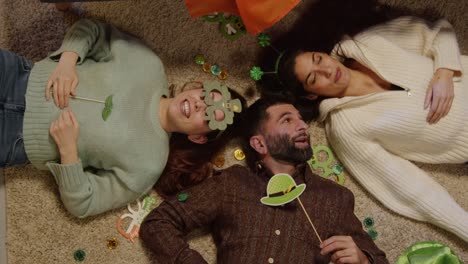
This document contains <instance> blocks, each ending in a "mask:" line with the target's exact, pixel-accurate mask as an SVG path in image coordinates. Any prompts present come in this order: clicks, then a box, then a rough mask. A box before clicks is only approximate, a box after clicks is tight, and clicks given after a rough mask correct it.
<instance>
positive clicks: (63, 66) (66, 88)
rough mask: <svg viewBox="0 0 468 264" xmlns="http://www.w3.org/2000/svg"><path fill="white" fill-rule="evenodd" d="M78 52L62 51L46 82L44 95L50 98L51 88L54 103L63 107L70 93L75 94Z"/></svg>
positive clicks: (66, 104) (66, 103)
mask: <svg viewBox="0 0 468 264" xmlns="http://www.w3.org/2000/svg"><path fill="white" fill-rule="evenodd" d="M77 60H78V54H76V53H75V52H68V51H67V52H64V53H62V56H61V57H60V61H59V63H58V65H57V67H56V68H55V70H54V72H53V73H52V74H51V75H50V77H49V81H48V82H47V87H46V92H45V96H46V99H47V100H49V99H50V89H51V88H52V89H53V90H52V91H53V92H52V94H53V96H54V102H55V105H57V106H58V107H60V109H63V108H64V107H67V106H68V99H69V97H70V95H72V96H75V89H76V86H77V85H78V74H77V73H76V61H77Z"/></svg>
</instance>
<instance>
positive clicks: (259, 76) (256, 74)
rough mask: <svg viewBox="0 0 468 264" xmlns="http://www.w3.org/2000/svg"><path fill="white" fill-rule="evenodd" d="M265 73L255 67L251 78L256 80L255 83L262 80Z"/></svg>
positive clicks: (251, 71)
mask: <svg viewBox="0 0 468 264" xmlns="http://www.w3.org/2000/svg"><path fill="white" fill-rule="evenodd" d="M263 74H264V73H263V71H262V69H260V67H258V66H253V67H252V69H251V70H250V78H252V79H254V80H255V81H259V80H261V79H262V76H263Z"/></svg>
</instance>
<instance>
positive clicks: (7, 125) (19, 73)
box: [0, 49, 33, 168]
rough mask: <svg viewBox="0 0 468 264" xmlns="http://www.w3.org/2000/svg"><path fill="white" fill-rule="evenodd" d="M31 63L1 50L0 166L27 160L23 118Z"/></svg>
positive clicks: (17, 163)
mask: <svg viewBox="0 0 468 264" xmlns="http://www.w3.org/2000/svg"><path fill="white" fill-rule="evenodd" d="M32 66H33V63H32V62H31V61H29V60H27V59H25V58H23V57H21V56H18V55H16V54H14V53H12V52H9V51H6V50H2V49H0V168H2V167H7V166H13V165H22V164H26V163H28V158H27V156H26V152H25V150H24V142H23V117H24V110H25V108H26V99H25V95H26V88H27V85H28V78H29V73H30V71H31V68H32Z"/></svg>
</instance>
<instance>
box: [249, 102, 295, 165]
mask: <svg viewBox="0 0 468 264" xmlns="http://www.w3.org/2000/svg"><path fill="white" fill-rule="evenodd" d="M280 104H293V101H292V100H291V99H289V98H287V97H284V96H273V95H271V96H268V97H264V98H260V99H258V100H257V101H256V102H255V103H253V104H252V105H251V106H250V107H249V108H248V109H247V111H246V112H245V113H244V119H243V121H242V132H241V140H242V149H243V150H244V153H245V156H246V158H245V161H246V163H247V165H248V166H249V167H250V168H251V169H252V170H255V168H256V163H257V161H258V160H259V158H258V153H257V151H256V150H255V149H253V148H252V147H251V146H250V138H251V137H252V136H254V135H257V134H258V133H262V132H263V131H262V129H263V125H264V124H265V122H266V121H267V120H268V118H269V114H268V112H267V110H268V108H270V107H272V106H275V105H280Z"/></svg>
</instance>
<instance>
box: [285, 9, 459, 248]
mask: <svg viewBox="0 0 468 264" xmlns="http://www.w3.org/2000/svg"><path fill="white" fill-rule="evenodd" d="M466 69H468V57H467V56H463V55H460V52H459V48H458V44H457V40H456V37H455V34H454V32H453V29H452V27H451V25H450V24H449V23H448V22H447V21H446V20H439V21H437V22H435V23H428V22H426V21H424V20H421V19H418V18H415V17H400V18H398V19H395V20H392V21H389V22H387V23H385V24H381V25H378V26H374V27H372V28H369V29H367V30H365V31H363V32H361V33H359V34H357V35H355V36H354V37H353V38H350V37H347V38H344V39H343V40H342V41H341V42H339V43H338V44H337V45H335V48H334V49H333V51H332V52H331V53H330V55H328V54H326V53H321V52H318V51H311V52H310V51H305V50H294V51H289V52H287V53H285V54H283V56H282V58H281V61H280V64H279V68H278V78H279V80H280V81H281V83H282V84H287V86H288V89H291V90H292V91H293V93H295V94H296V95H298V97H299V98H301V99H299V100H298V101H300V102H299V104H302V105H303V106H304V107H305V108H306V109H307V110H308V112H309V114H310V115H309V119H312V118H317V117H318V120H319V121H320V122H325V125H326V126H325V128H326V133H327V137H328V139H329V142H330V144H331V145H332V146H333V149H334V150H335V152H336V154H337V155H338V157H339V159H340V160H341V162H342V163H343V164H344V165H345V167H346V168H347V169H348V171H349V172H350V173H351V174H352V175H353V176H354V177H355V178H356V179H358V181H359V182H360V183H361V184H362V186H364V187H365V188H366V189H367V190H368V191H369V192H370V193H372V194H373V195H374V196H375V197H377V199H379V200H380V201H381V202H382V203H383V204H384V205H385V206H387V207H388V208H390V209H392V210H393V211H395V212H397V213H399V214H401V215H404V216H407V217H410V218H413V219H416V220H420V221H426V222H430V223H433V224H435V225H437V226H440V227H442V228H444V229H446V230H448V231H450V232H452V233H454V234H456V235H458V236H459V237H461V238H462V239H463V240H465V241H468V213H467V212H466V211H465V210H464V209H463V208H462V207H460V205H458V204H457V203H456V201H455V200H454V199H453V198H452V197H451V196H450V194H449V193H448V192H447V191H446V190H445V189H444V188H443V187H442V186H440V185H439V184H438V183H437V182H436V181H434V180H433V179H432V178H431V177H430V176H429V175H428V174H427V173H426V172H424V171H423V170H421V169H420V168H418V167H417V166H416V165H415V164H413V163H412V162H411V161H416V162H423V163H431V164H439V163H464V162H467V161H468V104H467V103H466V102H467V100H468V78H467V77H466V74H465V73H464V70H466ZM314 109H315V111H314Z"/></svg>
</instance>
